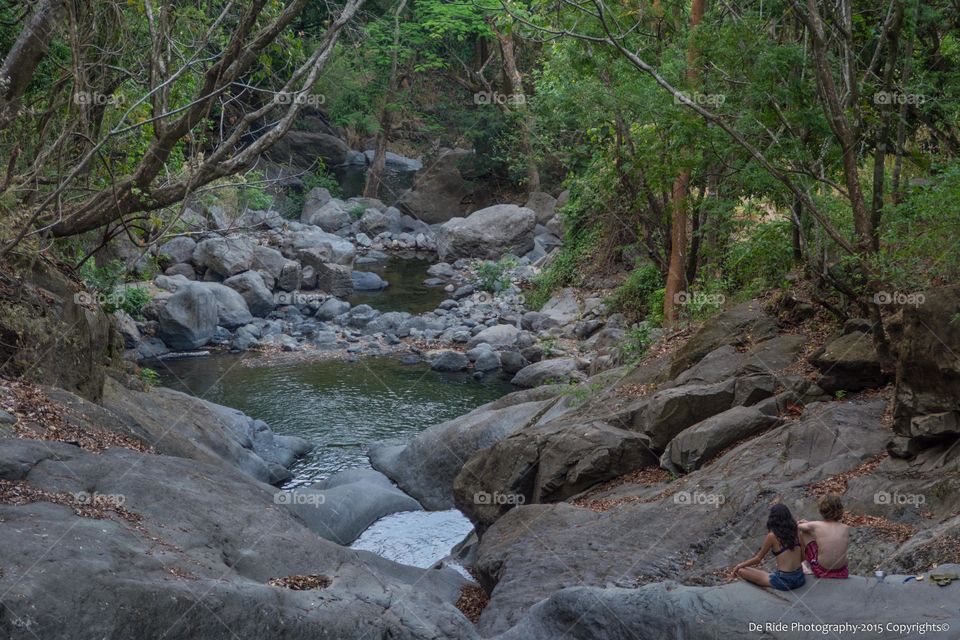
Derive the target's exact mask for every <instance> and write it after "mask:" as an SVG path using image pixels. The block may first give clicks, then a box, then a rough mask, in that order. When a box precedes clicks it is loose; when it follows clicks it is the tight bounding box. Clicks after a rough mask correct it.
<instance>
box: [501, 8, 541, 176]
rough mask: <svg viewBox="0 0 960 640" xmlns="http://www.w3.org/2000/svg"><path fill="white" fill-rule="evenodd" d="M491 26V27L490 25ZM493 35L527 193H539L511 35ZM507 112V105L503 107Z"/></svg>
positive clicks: (529, 118) (529, 122)
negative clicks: (516, 123) (516, 122)
mask: <svg viewBox="0 0 960 640" xmlns="http://www.w3.org/2000/svg"><path fill="white" fill-rule="evenodd" d="M491 26H492V25H491ZM493 32H494V34H495V35H496V36H497V40H498V41H499V42H500V54H501V57H502V60H503V72H504V75H505V76H506V78H507V84H508V86H509V87H510V96H509V98H508V102H510V103H511V104H513V105H516V109H515V110H516V111H517V112H519V114H520V116H521V120H520V153H521V154H523V157H524V162H525V163H526V168H527V193H533V192H534V191H540V170H539V169H538V168H537V162H536V159H535V158H534V155H533V142H532V140H533V117H532V114H531V113H530V110H529V109H528V108H527V96H526V94H525V93H524V91H523V77H522V76H521V75H520V69H519V68H518V67H517V57H516V52H515V50H514V45H513V35H512V34H510V33H503V32H502V31H500V30H498V29H496V28H494V29H493ZM504 107H505V109H506V110H507V111H509V110H510V108H509V105H504Z"/></svg>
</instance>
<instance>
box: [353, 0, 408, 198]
mask: <svg viewBox="0 0 960 640" xmlns="http://www.w3.org/2000/svg"><path fill="white" fill-rule="evenodd" d="M406 6H407V0H400V3H399V4H398V5H397V10H396V12H394V14H393V51H392V52H391V53H390V80H389V84H388V86H387V95H386V96H385V97H384V104H383V109H381V110H380V131H378V132H377V147H376V150H375V151H374V153H373V163H372V164H371V165H370V169H369V170H368V171H367V181H366V184H364V185H363V196H364V197H365V198H377V197H379V194H380V183H381V182H383V170H384V167H385V166H386V163H387V142H388V141H389V140H390V128H391V127H392V126H393V99H394V97H395V96H396V95H397V88H398V84H399V83H398V81H397V66H398V61H397V58H398V57H399V49H400V14H401V13H403V10H404V8H405V7H406Z"/></svg>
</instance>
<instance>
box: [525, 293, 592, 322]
mask: <svg viewBox="0 0 960 640" xmlns="http://www.w3.org/2000/svg"><path fill="white" fill-rule="evenodd" d="M540 313H542V314H543V315H545V316H547V317H548V318H550V319H551V320H553V321H554V322H555V323H556V325H557V326H563V325H565V324H570V323H571V322H574V321H576V320H578V319H579V318H580V314H581V313H582V309H581V306H580V301H579V300H578V299H577V294H576V291H574V290H573V289H569V288H568V289H561V290H560V291H558V292H557V293H555V294H554V295H553V296H552V297H551V298H550V299H549V300H547V302H546V303H545V304H544V305H543V307H541V308H540ZM542 328H546V327H544V326H543V325H542V324H540V325H538V327H537V328H534V331H538V330H539V329H542Z"/></svg>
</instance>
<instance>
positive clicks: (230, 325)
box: [177, 282, 253, 329]
mask: <svg viewBox="0 0 960 640" xmlns="http://www.w3.org/2000/svg"><path fill="white" fill-rule="evenodd" d="M187 286H188V287H192V288H195V289H197V290H199V291H202V292H205V293H206V294H207V295H209V296H211V297H212V298H213V299H214V301H215V302H216V304H217V324H219V325H220V326H221V327H226V328H227V329H236V328H237V327H242V326H243V325H245V324H249V323H250V322H251V321H252V320H253V315H252V314H251V313H250V309H249V308H248V307H247V301H246V300H244V299H243V296H242V295H240V294H239V293H237V292H236V291H235V290H233V289H231V288H230V287H227V286H224V285H222V284H220V283H219V282H196V283H191V284H189V285H187ZM177 292H178V293H179V292H180V289H177Z"/></svg>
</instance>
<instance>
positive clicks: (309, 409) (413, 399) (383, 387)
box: [153, 260, 513, 567]
mask: <svg viewBox="0 0 960 640" xmlns="http://www.w3.org/2000/svg"><path fill="white" fill-rule="evenodd" d="M427 266H428V263H427V262H423V261H414V260H411V261H397V260H393V261H389V262H386V263H382V264H379V265H376V267H377V268H376V270H377V271H378V272H379V273H380V274H381V276H383V277H384V278H386V279H387V281H388V282H390V283H391V286H390V287H388V288H387V289H386V290H384V291H382V292H377V293H364V294H356V296H355V297H354V298H353V299H352V300H351V302H353V303H354V304H359V303H361V302H363V303H366V304H370V305H371V306H373V307H374V308H376V309H379V310H380V311H397V310H405V311H411V312H413V313H417V312H421V311H424V310H428V309H433V308H435V307H436V305H437V302H439V300H442V299H443V297H444V296H443V292H442V290H438V289H436V288H429V287H424V286H423V285H422V284H421V283H422V281H423V279H424V278H425V277H426V268H427ZM361 268H362V269H368V270H374V269H370V267H369V265H368V266H364V267H361ZM357 296H360V297H357ZM259 357H260V356H258V354H256V353H252V352H249V353H243V354H228V353H223V354H213V355H210V356H206V357H196V358H183V359H180V360H167V361H164V362H161V363H158V364H156V365H153V366H154V368H156V370H157V372H158V373H159V374H160V378H161V384H163V385H164V386H168V387H171V388H174V389H178V390H180V391H184V392H186V393H190V394H192V395H196V396H199V397H202V398H204V399H206V400H209V401H211V402H216V403H218V404H223V405H226V406H229V407H234V408H236V409H240V410H241V411H243V412H244V413H246V414H247V415H250V416H252V417H254V418H259V419H261V420H264V421H265V422H266V423H267V424H269V425H270V427H271V428H272V429H273V430H274V431H275V432H277V433H281V434H286V435H297V436H301V437H303V438H306V439H307V440H309V441H310V442H312V443H313V444H314V450H313V451H312V452H311V453H309V454H308V455H307V456H306V457H305V458H303V459H302V460H300V461H299V462H298V463H297V464H296V466H295V467H294V468H293V469H292V471H293V473H294V478H293V479H292V480H291V481H290V482H288V483H287V485H285V487H284V488H292V487H296V486H300V485H306V484H311V483H313V482H316V481H317V480H320V479H322V478H326V477H328V476H330V475H333V474H334V473H337V472H339V471H343V470H345V469H352V468H357V467H365V468H369V466H370V464H369V461H368V460H367V455H366V454H367V450H368V448H369V446H370V445H371V444H373V443H375V442H378V441H381V440H387V439H394V438H402V439H409V438H411V437H413V436H414V435H416V434H417V433H419V432H420V431H422V430H424V429H426V428H427V427H429V426H431V425H434V424H437V423H439V422H443V421H444V420H448V419H451V418H455V417H457V416H459V415H462V414H464V413H467V412H468V411H470V410H471V409H473V408H475V407H477V406H479V405H481V404H484V403H485V402H489V401H491V400H494V399H496V398H499V397H500V396H502V395H504V394H505V393H509V392H510V391H511V390H513V387H512V386H511V385H510V383H509V382H507V381H505V380H502V379H498V378H497V377H495V376H484V378H483V379H482V380H476V379H474V378H473V377H472V376H471V375H469V374H466V373H453V374H451V373H439V372H436V371H432V370H430V368H429V367H428V366H427V365H426V364H423V363H420V364H414V365H407V364H402V363H401V361H400V360H399V359H398V358H396V357H388V356H375V357H373V356H371V357H361V358H358V359H357V360H356V361H344V360H318V361H315V362H308V361H295V362H283V363H281V364H276V363H274V364H269V365H258V364H257V359H258V358H259ZM251 365H252V366H251ZM471 528H472V527H471V525H470V522H469V521H468V520H467V519H466V518H464V517H463V516H462V515H461V514H460V513H459V512H458V511H442V512H434V513H425V512H406V513H398V514H393V515H390V516H387V517H385V518H382V519H381V520H379V521H378V522H376V523H375V524H374V525H373V526H371V527H370V528H369V529H368V530H367V531H366V532H364V534H363V535H362V536H361V537H360V538H359V539H358V540H357V541H356V542H355V543H354V544H353V545H352V546H353V547H354V548H358V549H366V550H369V551H373V552H375V553H378V554H380V555H382V556H384V557H386V558H389V559H391V560H395V561H397V562H402V563H404V564H411V565H414V566H421V567H427V566H430V565H431V564H433V563H434V562H436V561H437V560H439V559H441V558H443V557H444V556H446V555H447V553H448V552H449V551H450V548H451V547H452V546H453V545H454V544H456V543H457V542H459V541H460V540H461V539H463V537H464V536H465V535H466V534H467V533H469V532H470V530H471Z"/></svg>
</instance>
